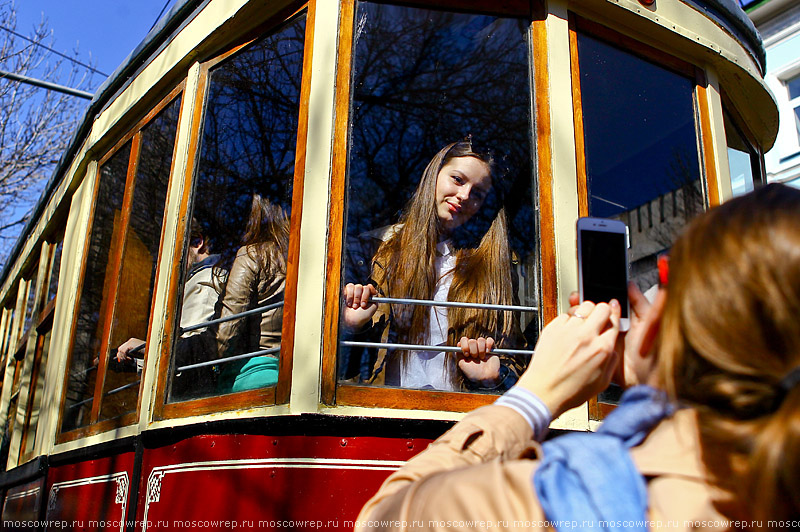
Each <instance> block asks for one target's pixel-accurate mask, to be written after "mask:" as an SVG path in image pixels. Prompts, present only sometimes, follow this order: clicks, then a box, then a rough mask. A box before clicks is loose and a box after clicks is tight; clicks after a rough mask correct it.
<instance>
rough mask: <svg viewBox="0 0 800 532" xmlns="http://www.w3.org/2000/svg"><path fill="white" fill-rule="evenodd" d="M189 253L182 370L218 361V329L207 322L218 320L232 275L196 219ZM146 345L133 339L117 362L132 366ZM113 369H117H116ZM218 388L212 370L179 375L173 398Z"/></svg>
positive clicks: (180, 352) (178, 355) (209, 233)
mask: <svg viewBox="0 0 800 532" xmlns="http://www.w3.org/2000/svg"><path fill="white" fill-rule="evenodd" d="M190 231H191V233H190V236H189V249H188V252H187V257H186V261H187V267H188V271H187V273H186V279H185V281H184V284H183V300H182V304H181V321H180V327H181V336H180V338H179V339H178V342H177V344H176V364H177V366H178V367H182V366H185V365H188V364H196V363H199V362H204V361H208V360H213V359H215V358H217V356H216V355H217V346H216V337H215V333H214V329H212V328H210V327H209V326H207V325H205V323H206V322H208V321H210V320H212V319H214V318H217V317H218V308H217V303H218V301H219V298H220V293H221V292H222V290H223V287H224V286H225V280H226V278H227V275H228V271H227V270H225V269H224V268H221V267H220V266H219V265H218V263H219V261H220V255H219V254H218V253H214V248H213V246H214V240H215V238H214V236H215V235H213V233H212V231H211V230H210V229H206V228H205V224H203V223H201V222H200V221H199V220H198V219H196V218H194V217H193V218H192V223H191V227H190ZM144 345H145V342H144V340H141V339H139V338H130V339H128V340H127V341H126V342H124V343H123V344H122V345H120V346H119V347H118V348H117V354H116V361H117V362H118V363H119V364H130V363H131V362H132V360H133V359H134V358H135V359H140V358H141V357H142V356H143V350H144ZM112 369H113V367H112ZM215 387H216V374H215V373H214V372H213V371H212V369H211V368H210V367H200V368H195V369H190V370H184V371H180V372H177V373H176V374H175V378H174V379H173V381H172V394H173V396H175V397H184V396H186V395H187V394H190V393H191V394H196V393H197V392H198V391H203V392H210V391H213V390H214V389H215Z"/></svg>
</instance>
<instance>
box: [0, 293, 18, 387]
mask: <svg viewBox="0 0 800 532" xmlns="http://www.w3.org/2000/svg"><path fill="white" fill-rule="evenodd" d="M9 299H10V301H11V303H10V304H9V306H6V307H4V308H3V318H4V319H3V322H2V329H1V330H0V361H5V360H6V359H7V357H8V354H9V351H10V350H11V339H12V330H13V329H12V326H13V324H14V307H13V306H11V304H13V301H14V299H15V298H13V297H10V298H9ZM3 367H4V368H5V366H3ZM4 375H5V372H3V375H0V378H2V376H4Z"/></svg>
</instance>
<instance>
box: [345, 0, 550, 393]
mask: <svg viewBox="0 0 800 532" xmlns="http://www.w3.org/2000/svg"><path fill="white" fill-rule="evenodd" d="M355 25H356V30H355V31H356V35H357V37H356V39H355V42H356V44H355V47H354V50H353V67H352V68H353V71H352V112H351V118H350V120H351V128H352V133H351V138H350V146H349V160H348V167H349V168H348V189H347V190H348V191H347V200H346V201H347V204H346V205H347V216H346V220H347V222H346V227H345V239H344V249H343V253H344V261H343V263H344V272H343V279H342V285H343V286H342V288H343V292H344V289H345V285H346V284H347V283H356V284H366V283H369V282H372V283H373V284H375V285H377V287H378V292H379V296H383V297H390V298H400V299H404V300H406V301H405V302H397V303H392V304H386V303H380V304H379V310H378V312H377V313H376V314H375V315H374V316H372V318H370V319H369V320H367V321H363V319H362V318H358V319H357V321H358V320H361V321H362V322H363V323H362V322H359V323H357V324H354V323H353V322H352V321H351V320H350V318H348V315H347V313H348V312H350V311H349V310H348V309H346V308H345V305H344V304H342V306H341V307H342V311H341V320H340V327H339V330H340V336H339V339H340V345H339V349H338V357H337V362H338V370H337V377H338V381H339V383H340V384H341V385H367V386H380V385H382V386H384V387H390V388H398V387H399V388H410V389H433V390H442V391H462V392H466V391H471V392H486V393H498V392H499V391H502V390H504V389H506V388H507V387H508V386H510V385H511V384H513V383H514V382H515V381H516V378H517V375H518V374H519V373H520V372H521V371H522V370H523V369H524V366H525V365H526V363H527V360H528V359H529V355H525V354H520V353H514V354H502V355H500V367H499V368H496V367H495V368H494V369H493V370H491V371H490V372H489V373H490V374H486V375H484V376H480V375H479V374H478V372H475V371H474V369H473V367H467V366H469V365H467V366H464V365H462V364H459V362H460V361H459V360H458V358H459V355H458V353H456V352H455V351H442V350H441V349H437V347H440V346H447V347H449V348H451V349H452V348H454V347H455V346H456V345H457V343H458V341H459V340H460V338H461V336H462V335H463V336H467V337H478V336H491V337H493V338H494V339H495V340H496V341H497V347H499V348H505V349H511V350H526V349H531V348H532V347H531V346H532V345H533V343H534V342H535V340H536V337H537V335H538V323H539V322H538V316H537V313H536V311H535V310H534V309H535V308H536V307H537V305H538V289H537V285H538V282H537V274H538V272H537V268H538V257H537V228H536V226H537V223H538V219H537V216H536V211H535V207H534V190H535V189H534V188H533V179H532V172H531V148H530V142H531V141H530V139H531V116H530V108H531V89H530V83H529V70H530V67H529V57H528V55H529V50H530V46H531V45H530V40H529V33H528V21H527V19H524V18H523V19H519V18H513V17H505V16H493V15H482V14H468V13H455V12H447V11H439V10H431V9H421V8H413V7H401V6H393V5H386V4H378V3H368V2H359V3H358V5H357V9H356V13H355ZM456 141H466V142H462V143H461V144H459V145H458V146H456V147H455V148H453V149H454V150H462V149H465V150H470V149H471V150H472V152H473V153H479V154H481V155H483V156H486V155H487V154H491V155H492V157H493V159H494V163H495V164H494V168H493V171H492V172H491V175H490V173H489V172H488V171H487V170H488V168H487V167H486V165H485V164H484V163H482V162H480V161H479V160H478V159H476V158H474V157H463V158H458V157H457V158H454V159H452V160H451V159H450V156H451V155H452V153H455V152H453V151H451V152H448V154H447V155H446V157H447V159H448V164H447V165H445V166H444V167H442V171H441V172H439V167H438V166H437V167H436V169H435V170H432V171H431V173H430V175H431V176H432V177H431V178H430V179H424V178H423V177H422V176H423V172H424V171H425V168H426V165H427V164H428V163H429V161H431V159H432V158H433V157H434V155H435V154H437V152H439V151H440V150H441V149H443V147H445V146H447V145H449V144H450V143H453V142H456ZM457 152H458V153H466V152H460V151H457ZM442 153H444V152H442ZM465 161H466V163H469V164H473V165H476V166H475V167H474V170H475V175H472V170H470V169H465V168H460V167H458V168H456V166H458V165H460V164H462V163H464V162H465ZM470 161H471V163H470ZM451 162H452V163H453V164H450V163H451ZM454 165H455V166H454ZM463 172H466V173H470V176H465V175H463ZM478 174H480V175H478ZM437 183H441V184H442V186H443V187H446V186H450V185H451V184H452V185H454V186H455V188H458V187H459V186H461V187H462V188H461V190H462V191H467V190H468V191H469V193H468V195H466V196H464V197H461V196H455V195H454V196H452V197H451V196H447V197H450V198H451V199H452V203H453V206H452V208H451V209H450V210H451V211H458V213H457V214H456V215H452V214H451V213H448V212H445V211H444V209H446V208H447V207H446V205H445V204H444V203H446V201H447V200H446V199H445V197H446V196H445V195H444V192H442V195H441V197H440V196H439V195H438V193H439V192H438V191H439V188H438V185H437ZM442 190H444V189H442ZM447 194H451V192H447ZM452 194H456V193H455V192H453V193H452ZM458 194H462V192H459V193H458ZM412 198H414V199H412ZM438 206H441V209H442V210H441V212H440V210H439V207H438ZM412 211H414V212H424V213H425V214H424V215H420V216H409V217H408V218H404V217H403V214H404V213H407V212H412ZM504 218H505V223H503V222H504ZM403 220H405V225H400V224H401V223H402V222H403ZM409 227H411V228H413V229H408V228H409ZM405 231H409V232H408V233H405ZM412 231H413V233H414V235H413V236H411V237H407V238H405V239H404V238H403V237H402V235H403V234H407V235H411V232H412ZM437 235H438V236H437ZM490 242H491V245H490V244H489V243H490ZM489 245H490V246H491V249H492V253H489V254H487V253H485V251H487V250H488V249H489V247H487V246H489ZM434 248H435V249H436V250H437V251H433V249H434ZM417 265H421V266H420V269H419V270H416V269H415V268H416V267H417ZM420 300H428V301H430V300H439V301H443V300H449V301H453V302H459V303H464V304H466V305H467V306H466V307H461V308H450V309H447V308H445V307H435V309H432V307H430V306H426V305H425V304H424V303H421V302H419V301H420ZM486 304H492V305H517V306H519V305H523V306H526V307H529V309H530V310H532V311H529V312H519V311H517V310H515V311H510V310H497V309H488V308H487V307H486V306H485V305H486ZM482 305H483V306H482ZM353 315H354V314H351V316H353ZM523 332H524V334H523ZM370 342H376V343H377V344H378V345H372V346H367V345H364V344H365V343H370ZM391 344H413V345H414V346H415V347H416V348H415V349H405V350H403V349H396V348H392V345H391ZM426 349H427V350H426ZM495 362H496V360H495ZM475 366H477V364H476V365H475ZM465 368H466V371H465ZM348 389H352V388H351V387H350V386H340V388H339V392H337V394H338V395H337V397H338V399H337V400H341V398H342V397H343V395H342V394H340V392H342V393H346V392H347V390H348ZM354 391H355V390H354ZM376 392H378V393H389V392H383V391H380V390H376ZM376 397H377V396H376ZM442 407H444V408H447V406H446V405H445V406H441V405H440V406H439V407H438V408H442Z"/></svg>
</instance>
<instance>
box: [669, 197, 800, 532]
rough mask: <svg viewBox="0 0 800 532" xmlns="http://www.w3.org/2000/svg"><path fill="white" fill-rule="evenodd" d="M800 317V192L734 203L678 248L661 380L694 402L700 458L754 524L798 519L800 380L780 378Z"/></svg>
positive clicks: (794, 354) (796, 341)
mask: <svg viewBox="0 0 800 532" xmlns="http://www.w3.org/2000/svg"><path fill="white" fill-rule="evenodd" d="M799 322H800V190H796V189H792V188H789V187H786V186H783V185H769V186H766V187H764V188H762V189H759V190H756V191H755V192H753V193H751V194H748V195H747V196H743V197H740V198H736V199H733V200H730V201H729V202H727V203H725V204H723V205H721V206H720V207H717V208H715V209H712V210H711V211H709V212H708V213H706V214H705V215H703V216H700V217H699V218H697V219H696V220H695V221H694V222H693V223H692V224H691V225H690V226H689V228H688V229H687V231H686V232H685V233H684V234H683V236H681V237H680V238H679V239H678V241H677V242H676V243H675V245H674V246H673V248H672V250H671V252H670V273H669V288H668V296H667V302H666V306H665V309H664V315H663V318H662V322H661V329H660V333H659V340H658V350H659V351H658V352H659V364H660V375H661V378H662V379H663V385H664V386H665V387H666V389H667V391H668V392H669V393H670V394H671V395H672V396H673V397H674V398H677V399H678V400H679V401H681V402H683V403H684V404H688V405H689V406H692V407H694V408H696V410H697V412H698V418H699V422H700V431H701V441H702V446H703V457H704V462H705V463H706V465H707V466H708V467H709V469H710V471H711V472H712V474H713V475H714V477H715V479H716V481H717V482H718V483H719V484H720V485H722V486H724V487H725V488H727V489H728V490H732V491H733V492H734V493H736V495H737V500H738V501H739V504H740V508H741V509H743V510H744V515H742V516H741V517H745V518H747V519H755V520H760V521H761V522H760V523H758V522H756V526H754V527H753V528H759V529H761V528H764V529H766V528H772V525H769V526H768V521H770V520H781V519H789V518H797V517H798V516H800V461H799V460H798V458H799V457H800V385H795V386H790V387H787V386H785V384H786V381H785V380H784V377H786V375H787V374H789V372H791V371H792V370H794V369H796V368H798V367H799V366H800V323H799ZM787 388H788V389H787ZM776 526H777V525H776Z"/></svg>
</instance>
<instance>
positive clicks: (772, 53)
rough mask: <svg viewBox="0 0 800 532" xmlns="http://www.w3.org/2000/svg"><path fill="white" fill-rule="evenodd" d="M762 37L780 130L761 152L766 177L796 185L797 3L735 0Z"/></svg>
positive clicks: (799, 99) (799, 162) (799, 158)
mask: <svg viewBox="0 0 800 532" xmlns="http://www.w3.org/2000/svg"><path fill="white" fill-rule="evenodd" d="M738 2H739V3H740V5H741V6H742V7H743V8H744V9H745V11H746V12H747V14H748V15H749V17H750V19H751V20H752V21H753V22H754V23H755V25H756V27H757V28H758V31H759V32H760V33H761V36H762V38H763V39H764V47H765V48H766V51H767V72H766V75H765V76H764V79H765V81H766V83H767V85H768V86H769V88H770V89H772V92H773V94H775V98H776V100H777V101H778V109H779V112H780V129H779V131H778V137H777V140H776V141H775V145H774V146H773V148H772V149H771V150H770V151H769V152H768V153H767V154H766V155H765V164H766V170H767V180H768V181H770V182H772V181H778V182H783V183H787V184H790V185H792V186H795V187H800V2H798V1H797V0H761V1H759V0H738Z"/></svg>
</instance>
